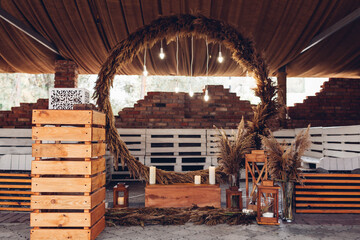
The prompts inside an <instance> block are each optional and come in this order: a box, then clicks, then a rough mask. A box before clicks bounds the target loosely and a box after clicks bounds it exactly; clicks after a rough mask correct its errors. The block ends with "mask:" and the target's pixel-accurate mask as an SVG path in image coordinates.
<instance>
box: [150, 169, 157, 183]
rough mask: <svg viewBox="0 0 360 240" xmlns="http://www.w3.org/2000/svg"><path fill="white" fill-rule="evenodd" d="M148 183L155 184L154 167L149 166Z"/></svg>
mask: <svg viewBox="0 0 360 240" xmlns="http://www.w3.org/2000/svg"><path fill="white" fill-rule="evenodd" d="M149 183H150V184H156V167H150V176H149Z"/></svg>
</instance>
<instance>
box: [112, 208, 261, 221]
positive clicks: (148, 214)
mask: <svg viewBox="0 0 360 240" xmlns="http://www.w3.org/2000/svg"><path fill="white" fill-rule="evenodd" d="M105 216H106V223H107V225H108V226H117V225H118V226H148V225H183V224H185V223H187V222H192V223H194V224H206V225H216V224H229V225H248V224H252V223H253V222H254V221H255V215H245V214H243V213H242V212H236V211H235V212H233V211H232V212H228V211H227V210H225V209H220V208H213V207H197V206H193V207H190V208H181V209H180V208H125V209H110V210H107V212H106V215H105Z"/></svg>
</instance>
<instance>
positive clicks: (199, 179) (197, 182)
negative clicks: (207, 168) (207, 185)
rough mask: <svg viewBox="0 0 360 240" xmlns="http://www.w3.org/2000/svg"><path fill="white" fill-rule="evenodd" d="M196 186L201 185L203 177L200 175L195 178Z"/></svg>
mask: <svg viewBox="0 0 360 240" xmlns="http://www.w3.org/2000/svg"><path fill="white" fill-rule="evenodd" d="M195 184H201V176H199V175H196V176H195Z"/></svg>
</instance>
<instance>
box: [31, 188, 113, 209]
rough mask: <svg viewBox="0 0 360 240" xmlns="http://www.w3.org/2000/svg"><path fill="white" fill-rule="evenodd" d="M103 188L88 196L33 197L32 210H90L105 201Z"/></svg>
mask: <svg viewBox="0 0 360 240" xmlns="http://www.w3.org/2000/svg"><path fill="white" fill-rule="evenodd" d="M105 193H106V190H105V188H104V187H103V188H101V189H99V190H98V191H96V192H94V193H92V194H91V195H89V196H81V195H79V196H64V195H33V196H32V197H31V208H32V209H92V208H94V207H95V206H96V205H98V204H100V203H101V202H102V201H103V200H105Z"/></svg>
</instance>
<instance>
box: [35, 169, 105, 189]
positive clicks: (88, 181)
mask: <svg viewBox="0 0 360 240" xmlns="http://www.w3.org/2000/svg"><path fill="white" fill-rule="evenodd" d="M105 181H106V174H105V173H101V174H99V175H97V176H94V177H90V178H58V177H54V178H50V177H44V178H36V177H34V178H32V184H31V187H32V192H93V191H95V190H97V189H98V188H100V187H102V186H104V185H105Z"/></svg>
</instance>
